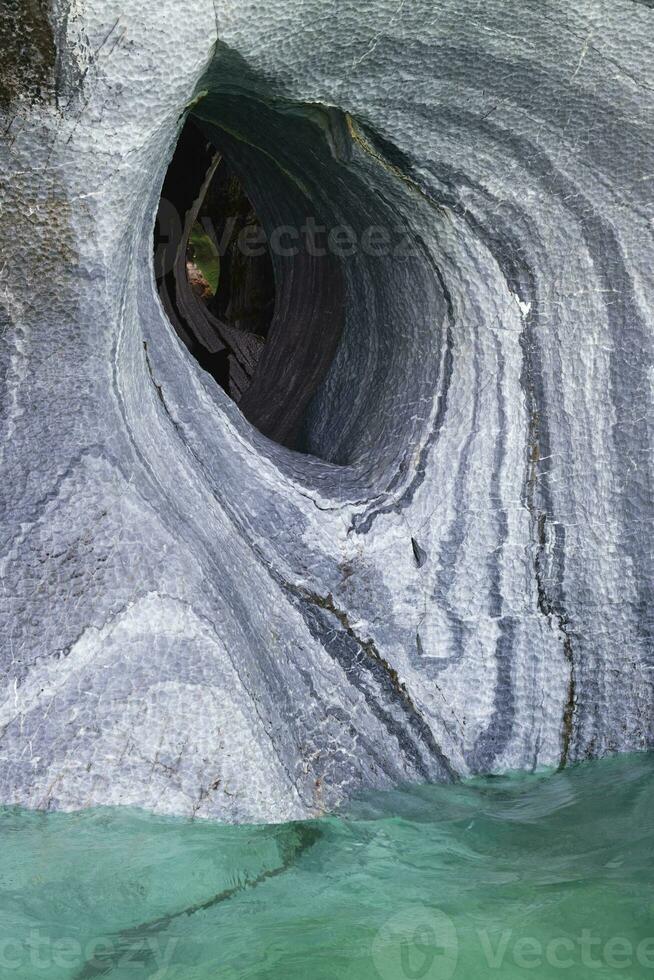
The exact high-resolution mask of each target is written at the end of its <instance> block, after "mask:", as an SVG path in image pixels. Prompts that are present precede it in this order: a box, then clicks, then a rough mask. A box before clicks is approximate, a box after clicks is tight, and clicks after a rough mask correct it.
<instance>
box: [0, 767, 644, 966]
mask: <svg viewBox="0 0 654 980" xmlns="http://www.w3.org/2000/svg"><path fill="white" fill-rule="evenodd" d="M653 870H654V757H653V756H651V755H640V756H623V757H622V758H616V759H609V760H604V761H602V762H593V763H585V764H584V765H581V766H578V767H576V768H573V769H571V770H568V771H566V772H564V773H554V774H549V775H548V774H545V775H535V776H534V775H529V776H512V777H506V778H505V777H502V778H492V779H483V780H474V781H473V782H470V783H467V784H465V785H461V786H455V787H443V786H423V787H419V788H413V789H411V790H407V791H402V792H400V791H398V792H394V793H387V794H379V795H375V796H374V797H372V798H370V799H368V800H366V801H363V802H359V803H357V804H355V805H354V806H352V807H351V808H350V810H349V811H348V813H347V814H345V815H343V816H340V817H332V818H325V819H321V820H316V821H312V822H309V823H304V824H289V825H285V826H277V827H224V826H216V825H211V824H208V823H203V822H196V823H192V822H188V821H182V820H175V819H167V818H160V817H153V816H151V815H147V814H145V813H141V812H138V811H133V810H96V811H85V812H82V813H77V814H56V813H54V814H42V813H33V812H26V811H23V810H16V809H10V810H0V976H1V977H3V978H4V977H16V978H29V980H34V978H38V977H41V976H43V977H48V978H55V980H56V978H66V980H69V978H77V980H81V978H92V977H111V978H114V980H118V978H121V980H122V978H125V980H126V978H130V980H133V978H138V977H151V978H152V977H156V978H158V980H164V978H165V980H182V978H183V980H209V978H210V980H246V978H266V980H267V978H275V980H277V978H279V980H299V978H302V980H305V978H306V980H335V978H347V980H379V978H381V980H416V978H420V980H425V978H426V980H449V978H451V977H455V978H460V980H476V978H493V977H498V978H502V980H507V978H508V980H513V978H518V977H537V978H539V980H541V978H564V980H565V978H566V977H569V978H570V980H585V978H591V977H592V978H601V980H608V978H616V980H617V978H620V980H626V978H641V977H651V978H653V980H654V889H653V885H654V874H653Z"/></svg>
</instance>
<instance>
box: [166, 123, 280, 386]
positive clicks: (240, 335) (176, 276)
mask: <svg viewBox="0 0 654 980" xmlns="http://www.w3.org/2000/svg"><path fill="white" fill-rule="evenodd" d="M155 256H156V260H157V261H156V264H157V269H156V272H157V287H158V290H159V295H160V297H161V300H162V303H163V305H164V308H165V310H166V312H167V314H168V317H169V319H170V321H171V323H172V324H173V326H174V327H175V330H176V332H177V334H178V336H179V337H180V338H181V340H182V341H183V342H184V344H185V345H186V346H187V348H188V349H189V351H190V352H191V353H192V354H193V356H194V357H195V358H196V359H197V361H198V362H199V363H200V365H201V367H202V368H203V369H204V370H205V371H207V372H208V373H209V374H211V375H212V376H213V377H214V379H215V380H216V381H217V382H218V384H220V385H221V387H222V388H223V389H224V390H225V391H226V392H227V394H228V395H229V396H230V398H232V399H233V400H234V401H235V402H236V403H237V404H238V403H239V402H240V401H241V399H242V397H243V395H244V394H245V393H246V391H248V389H249V388H250V386H251V384H252V380H253V377H254V375H255V372H256V368H257V365H258V363H259V360H260V358H261V354H262V352H263V348H264V346H265V344H266V341H267V339H268V334H269V330H270V325H271V323H272V319H273V314H274V309H275V277H274V271H273V265H272V261H271V257H270V252H269V250H268V246H267V243H266V237H265V234H264V231H263V228H262V226H261V222H260V221H259V218H258V216H257V214H256V212H255V209H254V207H253V206H252V203H251V202H250V199H249V198H248V196H247V194H246V191H245V188H244V187H243V184H242V182H241V180H240V178H239V176H238V175H237V174H236V173H235V172H234V170H233V168H232V167H231V165H230V163H229V161H228V160H227V159H226V157H225V156H224V155H223V154H222V153H221V152H220V151H219V150H218V149H216V147H214V146H213V145H212V144H211V143H210V142H209V141H208V140H207V138H206V136H204V135H203V133H202V132H201V130H200V129H199V128H198V127H197V126H196V125H194V123H193V122H192V121H189V122H187V123H186V125H185V127H184V129H183V131H182V134H181V137H180V139H179V142H178V144H177V148H176V150H175V154H174V157H173V160H172V162H171V164H170V168H169V170H168V174H167V176H166V180H165V182H164V186H163V190H162V198H161V202H160V206H159V213H158V217H157V226H156V230H155Z"/></svg>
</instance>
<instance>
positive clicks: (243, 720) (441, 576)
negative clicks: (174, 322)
mask: <svg viewBox="0 0 654 980" xmlns="http://www.w3.org/2000/svg"><path fill="white" fill-rule="evenodd" d="M7 9H8V10H9V11H10V13H11V17H13V18H14V20H15V24H14V21H12V24H14V26H13V28H12V29H13V30H14V37H13V41H12V45H11V46H8V47H3V50H2V54H1V55H0V75H1V77H2V83H1V85H0V116H1V120H0V122H1V125H2V143H1V147H0V154H1V163H0V166H1V171H2V183H1V187H0V208H1V212H0V213H1V215H2V218H1V223H0V241H1V243H2V261H1V263H0V317H1V318H2V344H1V347H0V365H1V370H2V403H1V411H2V442H1V448H0V453H1V466H2V480H1V481H0V493H1V494H2V514H3V517H2V550H1V559H0V574H1V576H2V591H1V593H0V595H1V597H2V598H1V610H2V612H1V615H2V629H1V632H2V636H3V641H2V662H3V681H2V689H1V690H0V732H1V738H0V802H2V803H20V804H25V805H29V806H35V807H60V808H74V807H79V806H87V805H91V804H114V803H123V804H137V805H144V806H148V807H151V808H153V809H157V810H165V811H174V812H178V813H187V814H191V813H193V814H198V815H201V816H212V817H218V818H220V819H225V820H285V819H289V818H293V817H298V816H304V815H307V814H312V813H316V812H321V811H322V810H324V809H329V808H331V807H334V806H336V805H337V804H338V803H340V802H341V801H342V800H343V799H344V798H346V797H347V796H348V795H350V794H352V793H354V792H357V791H358V790H359V789H361V788H363V787H367V786H389V785H392V784H394V783H396V782H398V781H401V780H406V779H409V780H440V779H454V778H457V777H459V776H465V775H468V774H470V773H473V772H480V771H483V772H487V771H498V770H504V769H509V768H514V767H521V768H530V767H533V766H537V765H541V764H543V765H558V764H565V763H569V762H573V761H575V760H577V759H580V758H584V757H586V756H588V755H597V754H602V753H606V752H609V751H618V750H626V749H634V748H645V747H647V746H650V745H651V742H652V679H653V674H654V672H653V669H654V658H653V656H652V654H653V647H652V607H651V585H652V565H651V527H652V524H651V520H652V486H651V480H652V468H651V463H652V452H651V450H652V447H651V432H652V429H651V410H652V310H653V307H654V303H653V298H654V297H653V276H652V257H653V253H654V249H653V243H652V181H653V175H654V151H653V149H652V147H653V146H654V140H653V136H654V110H653V105H654V67H653V66H654V45H653V38H654V20H653V18H654V11H653V10H652V9H650V6H649V5H648V4H643V3H636V2H633V0H610V2H608V0H606V2H605V0H579V2H576V3H574V4H570V3H568V2H565V0H550V2H547V3H539V4H527V3H523V2H517V0H516V2H513V0H510V2H507V0H488V2H486V3H484V4H479V3H476V2H473V0H444V2H442V3H439V4H433V3H432V2H427V0H424V2H423V0H411V2H407V0H392V2H390V0H374V2H372V3H368V4H360V3H355V2H354V0H346V2H343V0H307V2H302V3H300V2H299V0H298V2H295V0H285V2H280V3H271V4H253V3H245V2H244V3H240V2H239V3H236V2H234V3H232V2H226V0H225V2H224V0H216V4H215V6H214V4H213V3H212V2H210V0H185V2H181V0H160V2H158V3H156V4H153V3H152V4H150V3H148V4H144V3H142V2H138V3H137V2H132V0H74V2H73V0H71V2H65V0H57V2H55V3H53V5H52V6H51V7H50V8H45V5H40V4H39V3H37V2H36V0H34V2H30V3H26V4H21V5H20V12H18V8H16V10H15V11H13V12H12V11H11V10H10V6H9V7H8V8H7ZM44 18H45V20H44ZM19 49H20V51H21V52H23V51H29V52H31V53H30V54H29V59H31V62H30V63H31V64H32V65H33V66H34V68H33V70H30V72H28V74H27V75H26V74H25V72H24V71H22V69H21V70H20V71H19V68H18V67H17V66H20V65H22V64H23V62H22V61H21V59H22V58H23V57H24V55H23V54H20V56H18V55H17V54H16V52H17V51H19ZM25 57H27V55H25ZM21 71H22V74H21ZM187 108H188V111H190V112H192V113H193V116H194V119H195V121H196V123H197V125H198V126H200V127H201V128H202V130H203V132H204V133H205V134H206V135H207V138H209V139H211V140H215V142H216V144H217V145H218V144H220V146H221V148H222V149H223V150H224V151H225V152H226V153H228V154H229V155H230V159H231V162H232V164H233V165H234V166H235V167H236V168H237V169H238V170H239V173H240V174H241V176H242V178H243V182H244V185H245V186H246V188H247V191H248V194H249V196H250V197H251V200H252V202H253V204H254V206H255V207H256V210H257V214H258V215H259V218H260V220H261V222H262V224H263V226H264V228H266V230H267V231H268V232H269V233H272V232H273V231H274V229H275V228H277V227H279V226H280V225H294V224H296V223H297V222H298V221H299V220H302V219H303V217H306V216H307V215H313V216H315V217H316V218H317V219H319V221H320V222H321V223H323V224H326V225H329V226H332V227H333V226H337V225H340V224H347V225H349V226H351V228H352V229H353V230H354V231H355V233H356V235H357V238H358V240H359V241H361V239H362V237H363V236H364V234H365V233H366V229H369V228H370V226H371V225H374V226H379V227H381V228H382V229H386V230H387V231H388V232H389V234H390V236H391V241H392V243H393V247H392V248H391V249H389V248H386V249H385V250H384V249H383V248H382V249H381V250H378V252H380V253H383V254H368V253H367V251H364V250H363V249H359V250H358V251H357V252H356V254H354V255H351V256H340V257H339V258H338V261H337V262H336V264H335V265H333V268H332V264H333V261H334V260H333V257H331V256H330V257H329V259H328V262H329V263H330V265H329V270H328V271H329V274H328V275H326V277H323V273H322V272H320V271H319V270H318V266H317V265H316V264H315V263H314V264H313V265H312V264H311V263H309V262H307V260H306V259H305V258H303V257H302V256H300V257H298V258H294V257H289V256H277V257H276V258H274V259H273V261H274V264H275V274H276V279H277V298H276V308H275V316H274V319H273V322H272V325H271V328H270V333H269V336H268V340H267V344H266V349H265V355H264V356H262V358H261V359H260V361H259V362H258V366H257V370H261V372H263V373H262V375H261V376H260V377H259V378H258V381H257V385H255V384H254V383H253V385H252V387H251V388H250V389H249V391H248V393H247V394H246V395H245V396H244V404H243V405H241V408H242V409H243V412H241V411H240V410H239V408H238V407H237V406H236V405H235V404H234V403H233V402H232V401H230V399H229V398H228V396H227V395H226V394H225V393H224V392H223V391H222V390H221V389H220V387H219V386H218V385H217V384H216V382H215V381H214V380H213V378H211V377H210V376H209V375H208V374H206V373H205V372H203V371H202V370H201V368H200V367H199V365H198V364H197V363H196V361H195V360H194V359H193V357H192V356H191V355H190V354H189V352H188V351H187V349H186V348H185V347H184V345H183V344H182V343H181V342H180V340H179V339H178V337H177V335H176V334H175V332H174V330H173V329H172V327H171V325H170V323H169V321H168V320H167V318H166V316H165V314H164V311H163V308H162V306H161V303H160V301H159V298H158V296H157V292H156V287H155V281H154V271H153V254H152V233H153V227H154V220H155V215H156V212H157V207H158V204H159V197H160V193H161V187H162V184H163V181H164V177H165V174H166V170H167V167H168V164H169V161H170V159H171V157H172V154H173V150H174V147H175V143H176V140H177V137H178V135H179V133H180V131H181V127H182V125H183V123H184V118H185V115H186V112H187ZM321 268H322V269H323V270H324V269H325V268H326V267H325V266H322V267H321ZM333 283H338V284H339V285H338V286H337V287H332V286H331V285H330V284H333ZM335 317H342V322H339V324H338V330H337V331H336V330H334V318H335ZM305 322H306V323H307V324H308V325H309V327H308V328H307V330H306V332H305V333H304V334H303V333H302V331H301V330H299V328H298V325H301V324H302V323H305ZM303 338H304V339H303ZM323 341H324V343H327V344H329V343H333V344H334V345H336V344H337V346H335V356H334V357H333V360H332V356H331V354H330V358H329V360H330V362H331V366H330V367H329V369H328V372H327V374H326V376H325V373H324V371H325V362H324V359H321V353H320V352H321V350H322V348H320V344H321V343H322V342H323ZM303 345H304V346H303ZM310 345H314V346H313V347H311V346H310ZM332 353H333V352H332ZM255 380H257V379H255ZM251 392H255V394H252V395H251V396H250V393H251ZM289 392H293V397H292V398H291V397H290V396H289ZM255 395H256V398H258V399H259V401H258V402H257V403H256V405H254V407H253V406H252V405H250V406H249V407H248V404H246V403H245V400H246V399H247V397H248V396H250V397H251V398H252V399H254V398H255ZM309 396H310V398H311V400H310V403H309V407H308V409H306V410H305V407H304V406H305V402H306V401H307V399H308V398H309ZM303 399H304V400H303ZM293 405H297V406H299V407H298V410H297V418H293V419H292V425H291V424H290V423H289V426H290V428H289V431H290V429H292V430H293V434H294V438H295V437H296V436H297V438H298V440H299V442H298V445H300V447H301V448H302V449H304V450H305V452H303V453H300V452H296V451H293V450H292V449H290V448H288V446H282V445H280V444H279V443H281V442H284V441H286V442H288V438H287V434H286V435H285V432H284V431H282V429H283V428H284V427H283V425H282V424H281V423H280V421H279V420H280V418H282V419H283V418H288V416H285V415H284V414H283V413H284V412H289V411H291V408H292V407H293ZM262 406H263V408H265V409H266V411H267V412H268V415H266V412H264V411H263V409H262ZM254 408H256V409H257V411H258V413H259V414H258V415H256V413H255V412H254ZM280 413H281V414H280ZM254 415H256V418H257V420H258V423H259V428H260V429H262V430H263V431H266V432H268V433H269V434H272V435H273V436H274V437H275V438H276V439H277V442H274V441H271V440H270V439H268V438H266V437H265V436H264V435H263V434H262V433H261V432H260V431H258V430H257V429H256V428H254V427H253V426H252V425H251V424H250V423H249V422H248V421H246V416H247V417H248V418H252V417H254ZM264 416H265V417H264ZM275 426H277V428H275ZM298 426H299V427H300V428H299V429H298ZM298 432H299V435H298Z"/></svg>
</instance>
